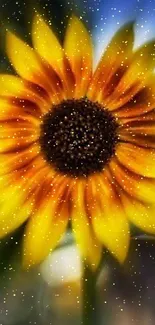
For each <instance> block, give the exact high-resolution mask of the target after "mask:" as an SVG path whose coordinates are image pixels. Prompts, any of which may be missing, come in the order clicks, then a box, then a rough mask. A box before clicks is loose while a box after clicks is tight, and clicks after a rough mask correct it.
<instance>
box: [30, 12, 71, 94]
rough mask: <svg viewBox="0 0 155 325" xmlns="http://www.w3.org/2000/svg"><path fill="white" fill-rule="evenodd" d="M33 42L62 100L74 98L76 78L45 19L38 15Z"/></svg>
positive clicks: (34, 24)
mask: <svg viewBox="0 0 155 325" xmlns="http://www.w3.org/2000/svg"><path fill="white" fill-rule="evenodd" d="M32 41H33V45H34V48H35V50H36V51H37V52H38V54H39V56H40V57H41V58H42V60H43V63H44V65H45V66H46V70H47V73H48V75H49V76H51V82H52V87H53V89H54V90H55V92H56V93H57V96H58V97H59V98H61V99H64V98H72V97H73V92H74V87H75V85H74V83H75V81H74V78H73V73H72V71H71V68H70V66H69V64H68V61H67V59H66V57H65V55H64V51H63V49H62V47H61V45H60V42H59V41H58V39H57V37H56V36H55V34H54V33H53V31H52V29H51V28H50V27H49V26H48V25H47V24H46V23H45V21H44V19H43V18H42V17H41V16H40V15H39V14H36V15H35V17H34V21H33V27H32Z"/></svg>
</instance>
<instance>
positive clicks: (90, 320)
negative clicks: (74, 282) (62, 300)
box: [81, 264, 98, 325]
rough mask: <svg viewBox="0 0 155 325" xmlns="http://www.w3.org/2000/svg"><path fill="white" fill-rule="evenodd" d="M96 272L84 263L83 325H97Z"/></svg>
mask: <svg viewBox="0 0 155 325" xmlns="http://www.w3.org/2000/svg"><path fill="white" fill-rule="evenodd" d="M96 275H97V274H96V273H95V272H92V270H91V269H90V268H89V267H88V265H85V264H84V270H83V278H82V293H83V315H82V316H83V318H82V323H81V324H82V325H94V324H95V325H97V324H98V315H97V301H96V280H97V277H96Z"/></svg>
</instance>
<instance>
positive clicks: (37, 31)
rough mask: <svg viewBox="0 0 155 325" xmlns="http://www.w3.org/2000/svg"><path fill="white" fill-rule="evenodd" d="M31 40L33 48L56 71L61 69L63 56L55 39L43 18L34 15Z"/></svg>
mask: <svg viewBox="0 0 155 325" xmlns="http://www.w3.org/2000/svg"><path fill="white" fill-rule="evenodd" d="M32 39H33V44H34V48H35V49H36V50H37V52H38V53H39V55H40V56H41V57H42V58H43V59H44V60H45V61H47V62H48V63H49V64H50V65H51V66H52V67H53V68H54V69H55V70H56V71H57V70H58V71H59V70H61V69H62V68H63V59H64V54H63V50H62V47H61V45H60V43H59V41H58V39H57V37H56V36H55V35H54V33H53V32H52V30H51V28H50V27H49V26H48V25H47V24H46V23H45V21H44V20H43V18H42V17H41V16H40V15H38V14H36V15H35V17H34V21H33V29H32Z"/></svg>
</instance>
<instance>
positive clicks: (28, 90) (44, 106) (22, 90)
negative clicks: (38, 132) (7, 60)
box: [0, 74, 49, 112]
mask: <svg viewBox="0 0 155 325" xmlns="http://www.w3.org/2000/svg"><path fill="white" fill-rule="evenodd" d="M0 89H1V96H4V97H14V99H17V98H20V99H26V100H29V101H30V102H32V103H35V104H37V105H38V106H39V107H40V109H41V111H42V112H47V110H48V107H49V103H48V102H47V100H46V99H45V98H43V97H42V93H40V90H39V89H38V90H37V88H34V87H32V85H30V84H28V83H26V81H24V80H22V79H21V78H19V77H16V76H13V75H7V74H6V75H5V74H4V75H3V74H2V75H0Z"/></svg>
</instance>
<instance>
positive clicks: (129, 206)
mask: <svg viewBox="0 0 155 325" xmlns="http://www.w3.org/2000/svg"><path fill="white" fill-rule="evenodd" d="M121 200H122V203H123V206H124V210H125V212H126V215H127V216H128V218H129V220H130V221H131V222H132V223H133V224H134V225H136V226H137V227H139V228H140V229H142V230H143V231H145V232H148V233H150V234H155V204H152V205H150V204H144V203H141V202H139V201H136V200H134V199H133V198H129V197H128V196H125V195H123V194H122V195H121Z"/></svg>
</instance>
